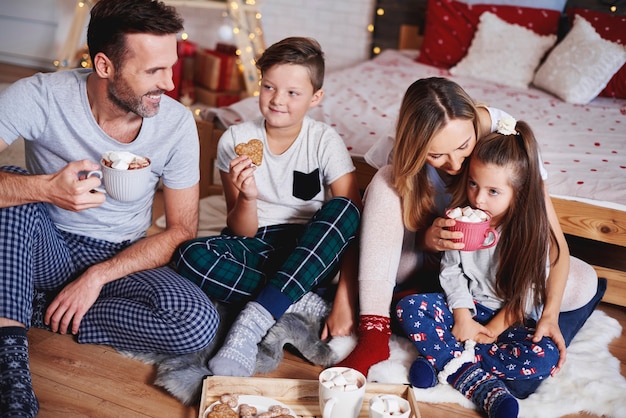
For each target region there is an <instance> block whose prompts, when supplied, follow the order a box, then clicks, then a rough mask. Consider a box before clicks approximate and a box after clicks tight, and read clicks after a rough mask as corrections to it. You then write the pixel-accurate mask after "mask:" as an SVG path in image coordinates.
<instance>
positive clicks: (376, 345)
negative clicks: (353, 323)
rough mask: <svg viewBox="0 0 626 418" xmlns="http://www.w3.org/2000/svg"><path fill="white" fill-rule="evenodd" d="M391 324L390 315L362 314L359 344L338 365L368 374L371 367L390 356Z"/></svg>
mask: <svg viewBox="0 0 626 418" xmlns="http://www.w3.org/2000/svg"><path fill="white" fill-rule="evenodd" d="M390 325H391V320H390V319H389V318H388V317H384V316H378V315H361V317H360V318H359V330H358V333H359V340H358V342H357V345H356V347H355V348H354V350H353V351H352V353H350V355H349V356H348V357H346V358H345V359H344V360H342V361H341V362H339V364H337V366H342V367H351V368H353V369H356V370H358V371H360V372H361V373H363V374H364V375H365V376H367V372H368V371H369V369H370V367H372V366H373V365H374V364H376V363H379V362H381V361H384V360H387V359H388V358H389V337H390V336H391V326H390Z"/></svg>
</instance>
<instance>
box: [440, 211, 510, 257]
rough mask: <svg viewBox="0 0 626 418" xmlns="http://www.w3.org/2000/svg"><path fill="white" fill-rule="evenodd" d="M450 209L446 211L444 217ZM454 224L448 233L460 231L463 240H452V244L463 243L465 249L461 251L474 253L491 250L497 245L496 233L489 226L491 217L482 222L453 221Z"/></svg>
mask: <svg viewBox="0 0 626 418" xmlns="http://www.w3.org/2000/svg"><path fill="white" fill-rule="evenodd" d="M449 212H450V209H448V210H447V211H446V216H448V213H449ZM451 219H453V218H451ZM455 222H456V224H455V225H454V226H450V227H448V230H450V231H461V232H462V233H463V238H454V239H452V242H463V243H465V247H463V248H462V249H461V251H476V250H484V249H486V248H491V247H493V246H494V245H496V244H497V243H498V238H499V236H498V231H496V230H495V229H494V228H492V227H491V226H490V222H491V216H489V215H487V220H486V221H483V222H464V221H459V220H458V219H455Z"/></svg>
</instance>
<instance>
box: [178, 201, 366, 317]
mask: <svg viewBox="0 0 626 418" xmlns="http://www.w3.org/2000/svg"><path fill="white" fill-rule="evenodd" d="M359 222H360V212H359V209H358V208H357V207H356V205H355V204H354V203H353V202H352V201H351V200H349V199H347V198H344V197H336V198H333V199H330V200H329V201H328V202H326V203H325V204H324V205H323V206H322V208H321V209H320V210H318V211H317V213H316V214H315V215H314V216H313V217H312V218H311V219H310V220H309V222H308V223H306V224H303V225H301V224H282V225H271V226H266V227H261V228H259V230H258V231H257V234H256V235H255V237H253V238H250V237H241V236H234V235H228V234H222V235H218V236H213V237H205V238H198V239H195V240H191V241H188V242H186V243H184V244H182V245H181V246H180V247H179V248H178V250H176V251H175V252H174V257H173V259H172V261H173V264H174V266H175V268H176V270H177V271H178V272H179V273H180V274H182V275H183V276H185V277H187V278H188V279H189V280H191V281H192V282H193V283H195V284H196V285H198V286H199V287H200V288H201V289H202V290H203V291H204V292H205V293H206V294H207V295H208V296H209V297H211V299H215V300H219V301H222V302H228V303H244V302H248V301H249V300H251V299H252V298H254V297H256V296H257V295H258V294H259V292H261V290H263V289H265V288H266V287H269V288H271V289H274V291H273V293H271V296H272V297H273V299H272V298H271V297H270V296H268V299H271V303H263V302H260V303H262V304H263V305H264V306H266V305H280V306H266V307H268V309H269V310H270V311H271V312H272V314H273V315H274V316H275V317H279V316H280V315H281V314H282V312H284V310H285V309H287V307H288V306H289V305H290V304H291V303H293V302H296V301H298V300H299V299H300V298H301V297H302V296H303V295H304V294H305V293H307V292H309V291H310V290H311V289H314V288H315V287H316V286H319V285H320V284H322V283H324V282H325V281H326V280H330V279H331V278H332V277H333V275H334V274H335V273H336V272H337V269H338V267H339V262H340V260H341V255H342V254H343V253H344V252H345V250H346V248H347V246H348V245H349V243H350V242H351V241H352V240H353V239H354V238H355V235H356V232H357V230H358V227H359ZM267 285H269V286H267ZM279 293H280V294H279ZM281 295H282V296H281ZM280 299H284V300H282V301H281V300H280ZM281 311H282V312H281Z"/></svg>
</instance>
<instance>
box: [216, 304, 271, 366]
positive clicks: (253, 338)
mask: <svg viewBox="0 0 626 418" xmlns="http://www.w3.org/2000/svg"><path fill="white" fill-rule="evenodd" d="M275 323H276V321H275V320H274V317H273V316H272V314H270V313H269V312H268V311H267V309H265V308H264V307H263V306H261V305H260V304H258V303H257V302H248V304H247V305H246V307H245V308H244V310H243V311H241V313H240V314H239V316H237V319H236V320H235V323H234V324H233V326H232V327H231V329H230V331H229V332H228V335H227V336H226V341H224V345H223V346H222V348H220V350H219V351H218V352H217V354H215V356H214V357H213V358H212V359H211V360H209V369H210V370H211V371H212V372H213V374H215V375H219V376H252V375H253V374H254V368H255V366H256V355H257V353H258V351H259V349H258V347H257V344H258V343H259V342H260V341H261V339H262V338H263V337H264V336H265V334H267V331H268V330H269V329H270V328H271V327H272V325H274V324H275Z"/></svg>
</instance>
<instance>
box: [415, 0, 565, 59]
mask: <svg viewBox="0 0 626 418" xmlns="http://www.w3.org/2000/svg"><path fill="white" fill-rule="evenodd" d="M487 11H488V12H491V13H493V14H495V15H496V16H498V17H499V18H500V19H502V20H504V21H506V22H508V23H513V24H518V25H520V26H524V27H526V28H528V29H531V30H532V31H534V32H535V33H537V34H539V35H550V34H556V33H557V31H558V28H559V18H560V16H561V13H560V12H558V11H556V10H547V9H535V8H531V7H520V6H502V5H494V4H474V5H469V4H466V3H461V2H458V1H454V0H428V5H427V8H426V25H425V27H424V42H423V43H422V47H421V49H420V54H419V56H418V58H417V61H418V62H421V63H424V64H428V65H433V66H435V67H440V68H450V67H453V66H454V65H456V63H457V62H459V61H460V60H461V59H462V58H463V57H464V56H465V55H466V54H467V50H468V48H469V46H470V44H471V43H472V39H473V38H474V32H476V27H477V26H478V19H479V18H480V15H481V14H483V13H484V12H487ZM502 36H506V34H502Z"/></svg>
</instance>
